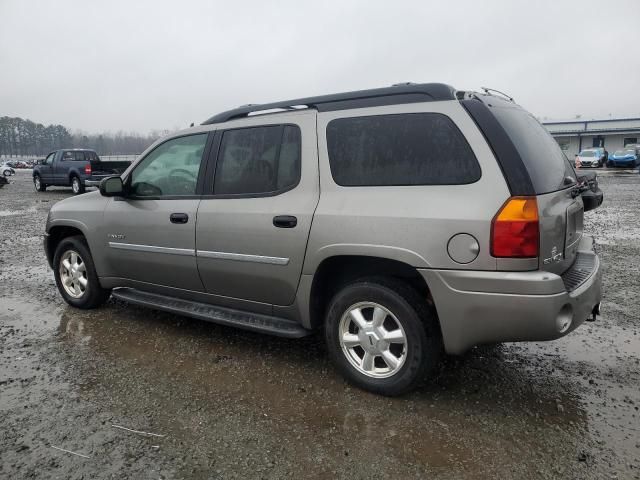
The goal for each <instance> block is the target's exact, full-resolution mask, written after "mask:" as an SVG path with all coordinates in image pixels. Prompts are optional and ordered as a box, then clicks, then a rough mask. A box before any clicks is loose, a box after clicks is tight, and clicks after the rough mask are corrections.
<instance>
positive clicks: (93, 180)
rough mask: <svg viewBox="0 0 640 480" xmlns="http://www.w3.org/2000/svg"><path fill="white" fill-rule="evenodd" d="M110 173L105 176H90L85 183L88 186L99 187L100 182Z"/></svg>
mask: <svg viewBox="0 0 640 480" xmlns="http://www.w3.org/2000/svg"><path fill="white" fill-rule="evenodd" d="M109 176H110V175H105V176H104V177H89V178H86V179H85V180H84V184H85V186H86V187H99V186H100V182H102V180H104V179H105V178H107V177H109Z"/></svg>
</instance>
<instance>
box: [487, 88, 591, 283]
mask: <svg viewBox="0 0 640 480" xmlns="http://www.w3.org/2000/svg"><path fill="white" fill-rule="evenodd" d="M491 111H492V112H493V114H494V115H495V117H496V118H497V119H498V121H499V123H500V124H501V125H502V127H503V128H504V130H505V131H506V132H507V135H508V136H509V138H510V139H511V141H512V142H513V144H514V146H515V148H516V149H517V151H518V153H519V154H520V157H521V158H522V161H523V163H524V166H525V168H526V169H527V172H528V174H529V177H530V178H531V183H532V185H533V189H534V192H535V194H536V198H537V202H538V214H539V217H540V258H539V268H540V269H541V270H545V271H549V272H553V273H558V274H560V273H562V272H564V271H565V270H566V269H568V268H569V267H570V266H571V265H572V264H573V262H574V260H575V257H576V253H577V247H578V244H579V243H580V239H581V238H582V230H583V215H584V208H583V204H582V199H581V198H580V196H577V197H575V198H574V196H573V194H572V190H573V188H574V187H575V186H576V173H575V171H574V170H573V167H572V166H571V164H570V163H569V161H568V160H567V157H566V156H565V155H564V153H563V152H562V150H561V149H560V146H559V145H558V143H557V142H556V141H555V140H554V138H553V137H552V136H551V135H550V134H549V132H547V130H546V129H545V128H544V127H543V126H542V125H541V124H540V123H539V122H538V121H537V120H536V119H535V118H534V117H533V115H531V114H530V113H528V112H527V111H526V110H523V109H522V108H520V107H519V106H517V105H515V104H513V103H510V102H505V101H501V100H492V104H491Z"/></svg>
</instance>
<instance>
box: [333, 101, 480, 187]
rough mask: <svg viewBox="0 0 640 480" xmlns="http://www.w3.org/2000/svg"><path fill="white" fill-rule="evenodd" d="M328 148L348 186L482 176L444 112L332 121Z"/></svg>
mask: <svg viewBox="0 0 640 480" xmlns="http://www.w3.org/2000/svg"><path fill="white" fill-rule="evenodd" d="M327 147H328V151H329V164H330V166H331V174H332V176H333V179H334V181H335V182H336V183H337V184H338V185H342V186H403V185H460V184H467V183H473V182H475V181H477V180H479V179H480V175H481V172H480V165H479V164H478V160H477V159H476V157H475V155H474V154H473V151H472V150H471V147H470V146H469V144H468V143H467V141H466V140H465V138H464V136H463V135H462V132H460V130H459V129H458V128H457V127H456V125H455V124H454V123H453V121H452V120H451V119H450V118H449V117H447V116H446V115H442V114H440V113H406V114H399V115H395V114H394V115H376V116H369V117H351V118H341V119H336V120H332V121H331V122H329V124H328V125H327Z"/></svg>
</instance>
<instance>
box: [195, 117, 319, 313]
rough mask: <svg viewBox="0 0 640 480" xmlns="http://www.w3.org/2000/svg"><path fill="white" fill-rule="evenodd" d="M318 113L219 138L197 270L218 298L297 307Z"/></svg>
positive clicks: (314, 178)
mask: <svg viewBox="0 0 640 480" xmlns="http://www.w3.org/2000/svg"><path fill="white" fill-rule="evenodd" d="M315 121H316V112H315V111H308V112H297V113H291V114H284V113H280V114H278V115H277V116H274V117H273V120H272V122H273V123H272V124H269V125H265V123H264V120H261V119H258V120H256V123H257V122H259V123H260V125H256V126H253V127H252V126H247V127H246V128H236V129H230V130H225V131H221V132H219V133H218V134H217V137H216V142H215V143H214V147H213V149H212V156H214V157H215V158H217V163H216V168H215V178H213V179H211V178H210V179H209V182H210V183H211V185H210V187H209V188H210V191H209V193H212V195H211V196H209V197H208V198H206V197H205V198H203V200H202V202H201V203H200V207H199V209H198V225H197V227H196V238H197V240H196V244H197V255H198V269H199V271H200V276H201V278H202V281H203V283H204V286H205V288H206V291H207V292H208V293H211V294H216V295H219V296H224V297H232V298H234V299H241V300H247V301H253V302H261V303H265V304H273V305H289V304H291V303H292V302H293V300H294V298H295V294H296V290H297V287H298V283H299V281H300V275H301V272H302V264H303V261H304V254H305V249H306V246H307V240H308V238H309V231H310V228H311V220H312V218H313V213H314V211H315V208H316V205H317V204H318V198H319V186H318V153H317V142H316V133H315Z"/></svg>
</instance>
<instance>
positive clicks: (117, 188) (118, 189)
mask: <svg viewBox="0 0 640 480" xmlns="http://www.w3.org/2000/svg"><path fill="white" fill-rule="evenodd" d="M100 194H101V195H102V196H103V197H118V196H121V195H124V184H123V183H122V179H121V178H120V177H108V178H105V179H104V180H102V181H101V182H100Z"/></svg>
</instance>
